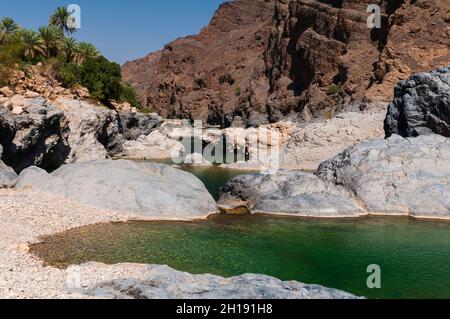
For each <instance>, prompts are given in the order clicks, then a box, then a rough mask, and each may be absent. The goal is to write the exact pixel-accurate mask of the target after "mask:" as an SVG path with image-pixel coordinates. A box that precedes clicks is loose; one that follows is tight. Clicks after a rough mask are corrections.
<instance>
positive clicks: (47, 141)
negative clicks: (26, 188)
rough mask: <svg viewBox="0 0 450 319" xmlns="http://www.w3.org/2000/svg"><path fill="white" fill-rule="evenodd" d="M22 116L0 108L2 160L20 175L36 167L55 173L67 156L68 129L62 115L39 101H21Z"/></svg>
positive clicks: (49, 105)
mask: <svg viewBox="0 0 450 319" xmlns="http://www.w3.org/2000/svg"><path fill="white" fill-rule="evenodd" d="M23 107H24V109H25V110H26V112H25V111H24V112H21V113H20V114H14V112H13V111H10V110H9V109H8V108H6V107H3V106H0V144H1V145H3V155H2V160H3V161H4V162H5V163H6V164H7V165H8V166H11V167H12V168H14V170H15V171H16V172H20V171H21V170H23V169H24V168H26V167H29V166H32V165H36V166H40V167H42V168H44V169H49V170H52V169H56V168H58V167H59V166H60V165H62V164H63V163H64V161H65V159H66V157H67V155H68V154H69V145H68V143H67V136H68V134H69V127H68V121H67V118H66V117H65V116H64V113H63V112H62V111H61V110H59V109H57V108H56V107H54V106H53V105H51V104H49V103H48V102H47V101H46V100H44V99H42V98H34V99H24V106H23Z"/></svg>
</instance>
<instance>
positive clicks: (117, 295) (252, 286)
mask: <svg viewBox="0 0 450 319" xmlns="http://www.w3.org/2000/svg"><path fill="white" fill-rule="evenodd" d="M69 271H71V272H76V273H79V274H80V278H82V280H83V279H84V278H89V279H88V280H86V282H84V281H83V282H81V284H82V287H83V288H82V289H80V290H78V291H76V292H78V293H81V294H82V295H85V296H91V297H96V298H105V299H358V297H356V296H355V295H352V294H350V293H347V292H344V291H341V290H337V289H331V288H327V287H323V286H319V285H307V284H303V283H300V282H297V281H281V280H279V279H276V278H273V277H270V276H265V275H256V274H244V275H241V276H236V277H231V278H223V277H219V276H213V275H208V274H206V275H193V274H189V273H185V272H180V271H176V270H174V269H172V268H170V267H168V266H159V265H137V264H118V265H112V266H107V265H102V264H97V263H87V264H84V265H81V266H73V268H70V269H69ZM96 274H98V275H100V276H99V277H100V278H102V280H101V281H97V280H95V278H96ZM111 277H112V278H111ZM105 278H108V279H105Z"/></svg>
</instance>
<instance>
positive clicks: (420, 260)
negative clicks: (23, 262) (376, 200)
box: [31, 216, 450, 298]
mask: <svg viewBox="0 0 450 319" xmlns="http://www.w3.org/2000/svg"><path fill="white" fill-rule="evenodd" d="M43 240H44V241H43V243H42V244H38V245H34V246H33V247H31V251H32V253H34V254H36V255H37V256H39V257H41V258H42V259H43V260H45V261H46V262H47V263H48V264H50V265H53V266H57V267H66V266H68V265H70V264H80V263H84V262H87V261H97V262H103V263H107V264H114V263H121V262H134V263H145V264H166V265H169V266H171V267H173V268H175V269H178V270H182V271H188V272H191V273H211V274H216V275H221V276H226V277H228V276H234V275H240V274H243V273H262V274H267V275H271V276H275V277H277V278H279V279H282V280H297V281H301V282H305V283H315V284H322V285H325V286H328V287H333V288H338V289H342V290H345V291H349V292H352V293H354V294H357V295H361V296H366V297H370V298H450V223H447V222H429V221H416V220H411V219H406V218H405V219H404V218H399V219H397V218H390V219H386V218H364V219H357V220H311V219H293V218H269V217H261V216H242V217H230V216H222V217H218V218H212V219H209V220H206V221H198V222H191V223H187V222H130V223H119V224H104V225H96V226H88V227H83V228H80V229H75V230H71V231H68V232H65V233H62V234H58V235H55V236H51V237H48V238H43ZM371 264H377V265H379V266H380V267H381V271H382V274H381V275H382V277H381V280H382V281H381V283H382V288H381V289H375V290H370V289H368V288H367V285H366V282H367V277H368V276H369V274H367V273H366V269H367V266H368V265H371Z"/></svg>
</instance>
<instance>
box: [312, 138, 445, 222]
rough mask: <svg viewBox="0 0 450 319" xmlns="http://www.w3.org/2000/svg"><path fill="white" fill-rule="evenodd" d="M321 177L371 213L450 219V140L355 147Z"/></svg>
mask: <svg viewBox="0 0 450 319" xmlns="http://www.w3.org/2000/svg"><path fill="white" fill-rule="evenodd" d="M317 175H318V176H319V177H320V178H322V179H323V180H324V181H329V182H332V183H334V184H337V185H342V186H343V187H345V188H346V189H347V190H348V191H350V192H352V193H353V194H354V195H355V196H356V197H357V199H358V200H359V201H360V202H361V203H362V204H364V205H365V208H366V210H367V211H368V212H370V213H382V214H393V215H395V214H400V215H412V216H417V217H437V218H450V140H449V139H447V138H445V137H443V136H440V135H428V136H419V137H416V138H408V139H405V138H402V137H400V136H398V135H394V136H392V137H391V138H389V139H387V140H376V141H372V142H367V143H364V144H360V145H356V146H353V147H350V148H349V149H347V150H346V151H344V152H343V153H341V154H339V155H337V156H336V157H334V158H333V159H331V160H330V161H327V162H325V163H323V164H322V165H321V166H320V167H319V169H318V173H317Z"/></svg>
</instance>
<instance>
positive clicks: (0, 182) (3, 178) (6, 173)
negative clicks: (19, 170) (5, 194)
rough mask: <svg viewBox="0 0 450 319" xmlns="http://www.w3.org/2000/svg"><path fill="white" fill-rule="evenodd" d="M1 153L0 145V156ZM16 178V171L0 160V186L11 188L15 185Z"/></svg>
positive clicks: (0, 156) (0, 155)
mask: <svg viewBox="0 0 450 319" xmlns="http://www.w3.org/2000/svg"><path fill="white" fill-rule="evenodd" d="M2 153H3V147H2V146H1V145H0V158H2ZM16 180H17V174H16V172H14V170H13V169H12V168H11V167H9V166H6V165H5V163H3V162H2V161H1V160H0V188H11V187H13V186H14V185H15V183H16Z"/></svg>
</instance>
